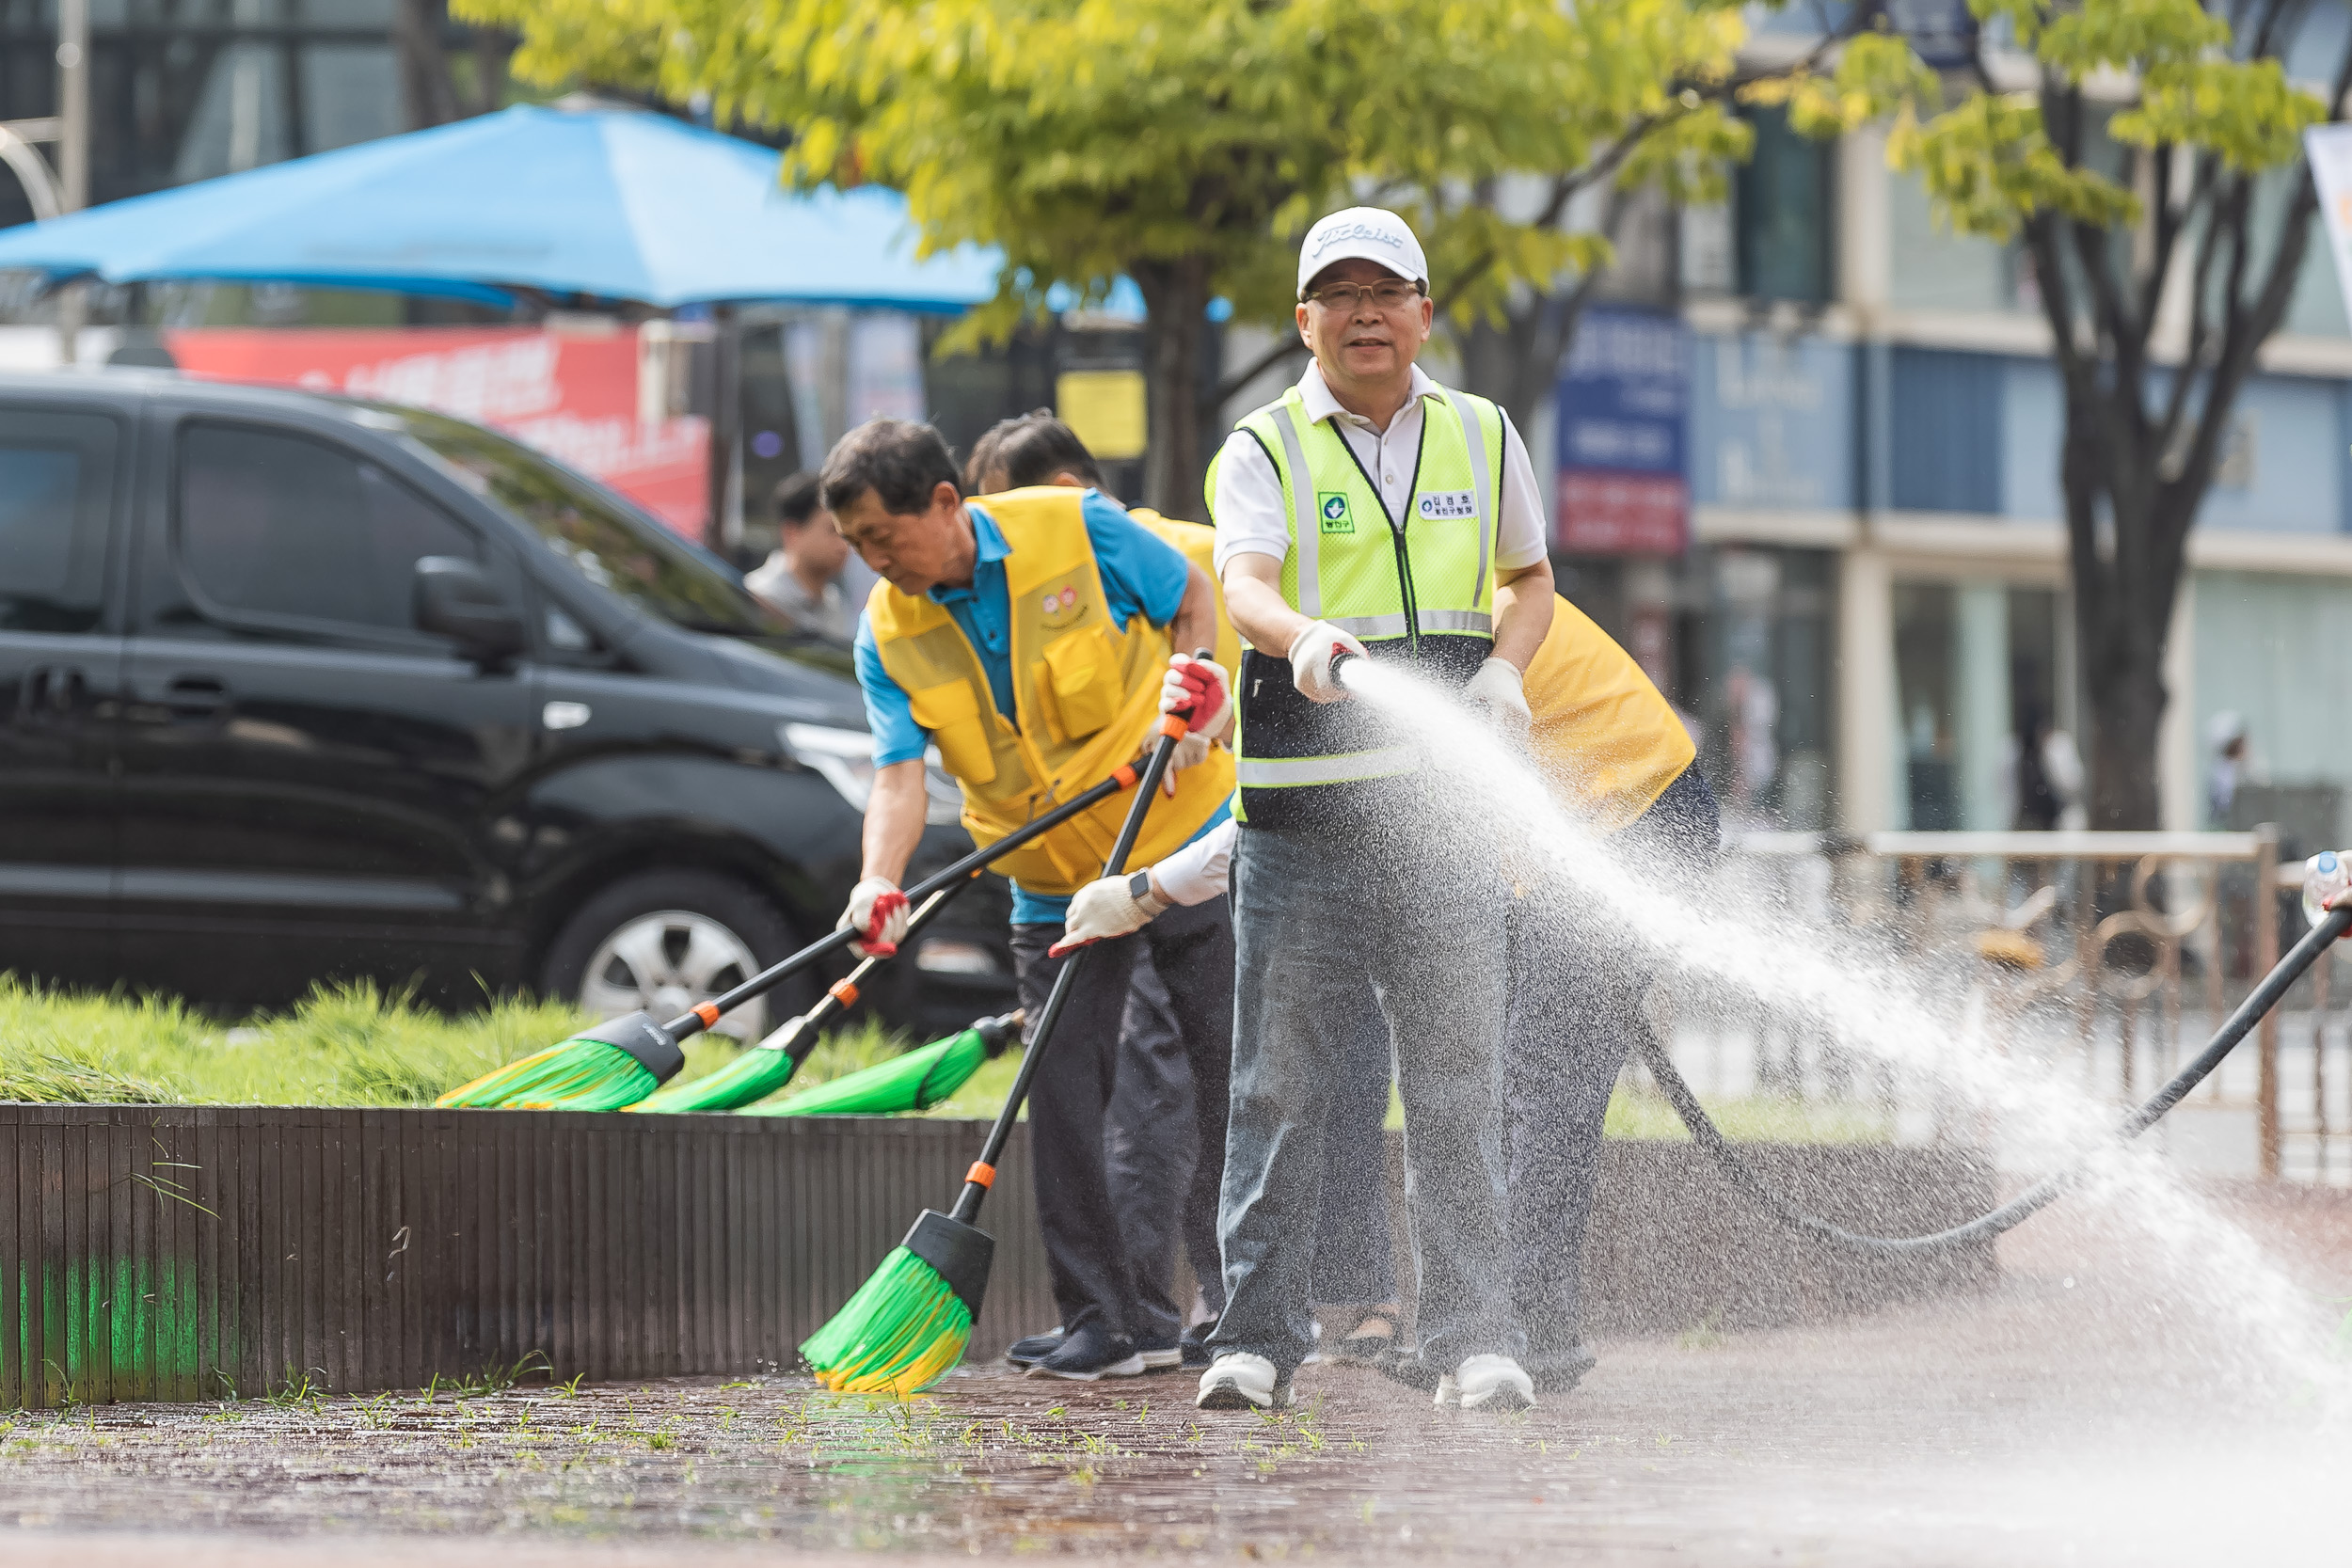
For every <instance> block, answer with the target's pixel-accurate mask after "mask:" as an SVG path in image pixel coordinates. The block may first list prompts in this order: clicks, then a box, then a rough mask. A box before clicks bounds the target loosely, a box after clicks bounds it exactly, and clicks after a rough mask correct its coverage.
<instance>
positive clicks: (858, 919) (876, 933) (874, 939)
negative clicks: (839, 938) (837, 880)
mask: <svg viewBox="0 0 2352 1568" xmlns="http://www.w3.org/2000/svg"><path fill="white" fill-rule="evenodd" d="M833 926H834V930H836V931H841V930H850V929H854V930H855V931H856V932H857V933H858V938H857V940H856V941H855V942H851V943H850V946H851V947H854V948H856V949H857V951H858V954H859V956H860V957H862V958H890V957H891V956H892V955H894V954H896V953H897V952H898V943H899V942H901V941H903V940H904V939H905V937H906V934H907V895H905V894H903V893H901V892H899V891H898V883H896V882H894V881H892V880H891V879H889V878H887V877H868V878H866V879H865V880H864V881H862V882H860V883H858V885H857V886H856V887H854V888H851V889H850V907H849V908H848V909H846V910H843V911H841V918H840V919H839V920H836V921H834V923H833Z"/></svg>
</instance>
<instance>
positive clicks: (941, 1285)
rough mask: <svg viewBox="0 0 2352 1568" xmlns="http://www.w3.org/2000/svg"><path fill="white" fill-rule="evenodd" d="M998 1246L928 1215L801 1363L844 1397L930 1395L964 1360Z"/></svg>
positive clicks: (808, 1346)
mask: <svg viewBox="0 0 2352 1568" xmlns="http://www.w3.org/2000/svg"><path fill="white" fill-rule="evenodd" d="M995 1255H996V1243H995V1240H994V1238H993V1237H991V1236H990V1235H989V1234H988V1232H986V1231H985V1230H981V1229H978V1228H977V1227H973V1226H969V1225H966V1224H964V1223H963V1222H962V1221H961V1220H959V1219H954V1218H952V1217H950V1216H948V1215H946V1214H943V1213H940V1212H937V1211H936V1210H931V1209H926V1210H924V1211H923V1212H922V1215H921V1217H920V1218H918V1219H916V1220H915V1222H914V1228H913V1229H912V1230H909V1231H908V1232H907V1236H906V1240H905V1241H903V1242H901V1243H898V1246H896V1247H894V1248H892V1249H891V1253H890V1256H889V1257H887V1258H885V1259H882V1267H881V1268H879V1269H876V1270H875V1271H874V1274H873V1277H872V1278H870V1279H868V1280H866V1283H865V1284H863V1285H861V1286H859V1287H858V1291H857V1294H855V1295H853V1296H851V1297H850V1300H849V1304H848V1305H847V1306H845V1307H842V1308H841V1310H840V1311H838V1312H836V1313H834V1318H833V1322H831V1323H827V1324H826V1325H825V1326H824V1327H822V1328H820V1329H818V1331H817V1332H816V1333H815V1334H814V1335H812V1336H810V1338H809V1339H808V1342H807V1343H805V1344H803V1346H802V1347H801V1358H802V1359H803V1360H804V1361H806V1362H807V1363H808V1366H809V1370H811V1371H813V1372H815V1373H816V1374H817V1381H818V1382H819V1383H821V1384H823V1385H824V1386H826V1387H828V1388H831V1389H834V1390H835V1391H837V1392H840V1393H844V1394H896V1395H898V1396H899V1397H900V1398H904V1397H905V1396H907V1395H909V1394H913V1393H917V1392H919V1391H921V1390H922V1389H925V1388H928V1387H930V1386H931V1385H932V1384H934V1383H937V1382H938V1381H939V1380H940V1379H941V1378H943V1377H945V1376H946V1375H947V1373H948V1372H949V1371H950V1370H953V1369H954V1367H955V1365H956V1363H957V1362H959V1361H961V1360H962V1359H963V1350H964V1347H965V1346H966V1345H968V1344H970V1343H971V1342H972V1320H973V1319H974V1318H976V1317H977V1316H979V1311H980V1295H981V1292H982V1291H985V1290H987V1288H988V1270H989V1265H990V1263H992V1262H993V1260H994V1259H995Z"/></svg>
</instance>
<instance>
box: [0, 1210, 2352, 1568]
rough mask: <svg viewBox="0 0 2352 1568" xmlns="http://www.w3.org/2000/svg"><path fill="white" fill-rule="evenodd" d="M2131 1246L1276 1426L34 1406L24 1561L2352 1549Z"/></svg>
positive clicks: (2079, 1231) (1363, 1382)
mask: <svg viewBox="0 0 2352 1568" xmlns="http://www.w3.org/2000/svg"><path fill="white" fill-rule="evenodd" d="M2232 1207H2233V1210H2234V1212H2236V1213H2237V1214H2238V1215H2239V1217H2240V1218H2241V1219H2242V1220H2244V1222H2245V1223H2246V1224H2247V1225H2248V1227H2249V1228H2250V1229H2252V1230H2253V1231H2254V1233H2255V1234H2256V1235H2257V1236H2258V1237H2259V1238H2260V1239H2261V1240H2262V1241H2263V1243H2264V1245H2265V1250H2266V1251H2267V1252H2268V1253H2269V1254H2270V1256H2271V1257H2273V1258H2274V1259H2278V1260H2279V1261H2280V1264H2281V1266H2282V1267H2283V1268H2284V1269H2285V1270H2286V1271H2287V1272H2288V1273H2289V1274H2290V1275H2292V1276H2293V1277H2294V1278H2295V1280H2296V1285H2297V1286H2298V1288H2300V1289H2301V1290H2302V1291H2305V1292H2306V1297H2305V1299H2306V1300H2308V1302H2309V1304H2310V1307H2311V1311H2312V1318H2313V1321H2318V1320H2319V1318H2320V1315H2321V1314H2324V1313H2338V1314H2340V1313H2341V1312H2343V1310H2344V1306H2343V1305H2342V1304H2339V1305H2335V1306H2333V1307H2330V1306H2329V1305H2328V1298H2331V1297H2346V1296H2352V1206H2347V1205H2346V1204H2344V1202H2342V1201H2341V1200H2337V1201H2332V1202H2329V1201H2319V1200H2310V1201H2306V1200H2303V1199H2293V1200H2259V1199H2250V1198H2244V1197H2241V1198H2240V1199H2238V1200H2236V1201H2234V1202H2233V1205H2232ZM2130 1229H2131V1227H2109V1226H2108V1224H2107V1223H2106V1216H2105V1215H2103V1214H2102V1212H2100V1211H2098V1210H2096V1209H2095V1208H2078V1209H2077V1210H2076V1211H2075V1212H2073V1213H2071V1214H2070V1213H2066V1212H2060V1213H2058V1214H2054V1215H2052V1216H2048V1217H2045V1218H2044V1219H2043V1220H2041V1221H2037V1222H2036V1223H2035V1225H2034V1226H2032V1227H2028V1228H2027V1229H2026V1230H2025V1231H2023V1232H2020V1233H2018V1234H2017V1235H2016V1236H2013V1237H2012V1238H2010V1240H2009V1241H2008V1242H2007V1243H2004V1252H2003V1262H2004V1267H2005V1270H2006V1273H2005V1276H2004V1279H2003V1281H2002V1283H2001V1284H2000V1285H1999V1286H1998V1287H1997V1288H1996V1289H1994V1291H1990V1292H1988V1293H1986V1294H1983V1295H1979V1296H1975V1297H1970V1298H1966V1299H1961V1300H1950V1301H1944V1302H1937V1303H1930V1304H1923V1305H1918V1306H1914V1307H1904V1308H1899V1309H1895V1310H1890V1311H1886V1312H1882V1313H1878V1314H1874V1315H1872V1316H1870V1317H1867V1318H1865V1319H1858V1320H1852V1321H1848V1322H1845V1323H1836V1324H1831V1325H1826V1326H1821V1327H1816V1328H1808V1329H1802V1330H1787V1331H1780V1332H1774V1333H1766V1334H1753V1335H1734V1336H1724V1335H1721V1334H1717V1333H1715V1332H1713V1331H1711V1330H1709V1329H1708V1328H1707V1327H1706V1326H1705V1325H1694V1326H1693V1327H1692V1329H1691V1330H1689V1331H1687V1332H1685V1333H1683V1334H1681V1335H1679V1336H1677V1337H1674V1338H1661V1339H1650V1340H1639V1341H1616V1342H1609V1343H1604V1344H1603V1345H1602V1346H1600V1347H1599V1348H1600V1350H1601V1354H1602V1360H1601V1364H1600V1367H1599V1369H1598V1370H1597V1371H1595V1372H1594V1373H1593V1375H1592V1376H1591V1377H1590V1378H1589V1379H1588V1380H1587V1381H1586V1383H1585V1384H1584V1386H1582V1387H1581V1388H1580V1389H1578V1390H1577V1391H1576V1392H1575V1393H1574V1394H1572V1395H1570V1396H1567V1397H1565V1398H1561V1399H1556V1400H1553V1401H1551V1402H1549V1403H1548V1404H1547V1405H1546V1406H1545V1407H1544V1408H1542V1409H1540V1410H1537V1411H1534V1412H1532V1413H1528V1414H1525V1415H1520V1416H1512V1417H1500V1416H1484V1415H1475V1414H1473V1415H1470V1416H1467V1417H1465V1416H1461V1415H1458V1414H1450V1413H1440V1412H1438V1411H1435V1410H1432V1409H1431V1408H1430V1407H1429V1406H1428V1403H1427V1399H1426V1396H1424V1395H1418V1394H1414V1393H1411V1392H1409V1391H1407V1390H1406V1389H1404V1388H1401V1387H1398V1386H1394V1385H1391V1384H1389V1383H1386V1382H1384V1381H1382V1380H1380V1379H1379V1378H1378V1377H1376V1376H1375V1375H1374V1374H1372V1373H1369V1372H1365V1371H1361V1370H1353V1369H1346V1368H1336V1367H1334V1368H1325V1367H1310V1368H1308V1369H1306V1370H1303V1371H1302V1372H1301V1374H1300V1377H1299V1388H1300V1392H1301V1395H1302V1404H1301V1407H1300V1408H1299V1409H1298V1410H1297V1411H1296V1412H1295V1413H1293V1414H1291V1415H1289V1416H1287V1417H1284V1418H1267V1417H1260V1416H1253V1415H1248V1414H1244V1415H1219V1416H1208V1415H1203V1414H1200V1413H1197V1412H1195V1411H1194V1410H1193V1409H1192V1408H1191V1406H1190V1402H1189V1400H1188V1398H1187V1397H1186V1396H1187V1395H1188V1393H1189V1391H1190V1385H1189V1380H1182V1379H1180V1378H1179V1377H1177V1376H1174V1375H1168V1376H1160V1377H1151V1378H1142V1379H1133V1380H1123V1381H1119V1382H1111V1383H1104V1384H1097V1385H1075V1384H1064V1383H1048V1382H1043V1381H1041V1380H1037V1379H1028V1378H1022V1377H1019V1376H1016V1375H1013V1374H1012V1373H1011V1372H1010V1371H1009V1370H1007V1369H1005V1368H1004V1367H1003V1366H1002V1365H1001V1363H1000V1364H997V1365H996V1366H994V1367H993V1368H991V1367H976V1368H968V1369H966V1370H963V1371H962V1372H961V1373H960V1374H959V1375H957V1376H955V1377H953V1378H951V1379H950V1380H948V1381H947V1382H946V1383H945V1384H944V1385H942V1386H941V1387H940V1389H939V1390H938V1391H937V1393H936V1395H935V1396H934V1397H931V1398H928V1399H924V1400H919V1401H916V1402H912V1403H908V1404H903V1405H902V1404H897V1403H893V1402H873V1401H868V1400H865V1399H856V1398H842V1397H836V1396H831V1395H826V1394H823V1393H821V1392H819V1391H818V1390H816V1389H814V1388H813V1387H812V1386H811V1385H810V1384H809V1383H808V1382H807V1381H806V1380H804V1379H801V1378H797V1377H790V1376H777V1377H768V1378H754V1379H745V1380H739V1381H735V1382H720V1381H718V1380H693V1381H682V1382H675V1383H655V1384H643V1385H629V1386H606V1387H580V1388H578V1389H576V1390H566V1389H560V1388H559V1389H550V1388H548V1387H546V1386H543V1385H537V1386H530V1385H527V1386H520V1387H516V1388H510V1389H507V1390H504V1391H501V1392H497V1393H485V1392H484V1391H482V1390H480V1389H470V1390H459V1391H456V1392H454V1393H453V1392H452V1391H450V1390H447V1389H441V1390H436V1391H434V1392H433V1393H432V1394H431V1395H429V1396H428V1395H425V1394H423V1393H420V1392H418V1391H408V1392H405V1393H401V1394H393V1395H384V1396H378V1397H375V1398H373V1399H316V1398H308V1397H302V1396H301V1395H300V1394H299V1392H298V1391H297V1392H296V1393H294V1394H281V1395H279V1396H278V1398H277V1399H276V1400H274V1401H267V1402H264V1401H246V1402H240V1403H236V1404H229V1405H201V1406H164V1405H142V1406H128V1405H126V1406H115V1407H107V1408H98V1409H87V1410H81V1411H73V1412H68V1413H64V1414H62V1415H57V1416H54V1417H53V1416H49V1415H40V1416H32V1417H19V1418H16V1420H15V1424H14V1426H13V1427H12V1428H11V1429H10V1430H8V1432H7V1433H5V1435H0V1560H6V1561H7V1562H8V1563H9V1564H11V1565H12V1568H14V1565H17V1564H24V1565H26V1568H34V1565H40V1568H45V1565H46V1564H49V1563H52V1562H56V1563H59V1564H63V1563H69V1562H70V1563H73V1564H75V1565H77V1568H94V1565H111V1564H114V1563H117V1562H124V1563H127V1562H133V1561H137V1562H141V1563H146V1562H152V1561H155V1560H169V1561H171V1562H172V1563H174V1564H175V1568H196V1565H208V1564H212V1563H215V1562H217V1563H224V1564H225V1563H230V1562H237V1563H246V1562H250V1563H257V1564H264V1565H274V1564H276V1563H278V1562H281V1561H282V1562H284V1563H286V1564H288V1565H289V1568H291V1565H293V1564H294V1563H296V1562H302V1563H306V1564H307V1563H314V1562H316V1561H317V1560H319V1557H320V1555H321V1550H322V1548H323V1547H324V1548H326V1549H327V1550H330V1551H331V1552H332V1554H333V1557H334V1559H335V1560H336V1561H337V1563H338V1568H376V1565H378V1564H381V1565H384V1568H393V1565H400V1568H406V1565H408V1564H417V1565H420V1568H421V1565H424V1564H428V1563H429V1564H432V1565H434V1568H457V1565H461V1564H467V1563H471V1562H474V1561H477V1560H479V1561H484V1562H488V1561H491V1560H496V1561H497V1562H498V1563H500V1564H501V1565H502V1568H526V1565H535V1564H537V1563H539V1562H542V1561H545V1562H548V1563H554V1562H557V1561H561V1562H563V1563H565V1564H571V1565H597V1568H601V1565H605V1564H612V1565H615V1568H618V1565H624V1564H636V1563H640V1562H644V1563H647V1564H651V1563H654V1562H660V1563H663V1564H675V1563H678V1562H679V1561H680V1560H690V1561H696V1562H699V1561H704V1560H708V1561H710V1562H714V1563H716V1562H727V1561H732V1560H735V1559H737V1558H738V1557H743V1558H749V1557H750V1556H752V1555H755V1554H756V1555H758V1556H759V1557H761V1558H763V1559H765V1560H773V1558H774V1557H775V1555H776V1551H777V1547H778V1546H779V1545H783V1546H787V1547H789V1548H792V1549H794V1550H795V1555H796V1558H798V1559H800V1560H812V1561H814V1560H826V1559H836V1558H837V1559H840V1560H848V1559H850V1558H851V1557H854V1558H855V1559H856V1560H857V1561H859V1562H860V1563H862V1564H871V1563H875V1562H879V1561H882V1560H887V1559H890V1558H896V1557H900V1556H910V1557H922V1558H936V1557H937V1556H938V1555H939V1554H942V1553H952V1554H954V1555H956V1556H959V1557H977V1558H981V1559H987V1560H998V1559H1010V1558H1013V1557H1017V1556H1025V1555H1029V1554H1033V1553H1038V1552H1046V1553H1056V1554H1083V1555H1086V1556H1089V1557H1122V1558H1126V1557H1132V1558H1179V1559H1184V1558H1215V1559H1232V1558H1234V1557H1250V1558H1255V1559H1266V1558H1281V1559H1294V1558H1295V1559H1300V1560H1310V1559H1311V1560H1317V1561H1342V1562H1347V1561H1372V1560H1378V1561H1396V1562H1401V1561H1406V1560H1422V1559H1425V1558H1430V1557H1438V1558H1446V1559H1465V1558H1478V1559H1481V1560H1498V1561H1500V1560H1528V1561H1534V1560H1542V1561H1556V1560H1576V1561H1580V1562H1595V1563H1641V1564H1649V1563H1659V1564H1664V1563H1677V1564H1690V1563H1709V1564H1712V1563H1736V1564H1744V1563H1758V1564H1762V1563H1800V1562H1804V1563H1853V1564H1870V1565H1880V1564H1904V1563H1936V1564H1943V1563H1951V1564H1979V1563H1981V1564H2002V1565H2005V1568H2006V1565H2011V1564H2024V1563H2040V1562H2051V1563H2060V1562H2063V1563H2110V1562H2111V1563H2117V1564H2126V1563H2128V1564H2135V1565H2139V1564H2153V1563H2171V1562H2180V1563H2193V1562H2233V1563H2237V1562H2262V1563H2265V1564H2283V1563H2298V1562H2305V1561H2309V1562H2314V1563H2319V1562H2334V1563H2342V1562H2345V1561H2352V1526H2347V1525H2346V1524H2345V1523H2344V1511H2343V1509H2342V1506H2341V1500H2342V1497H2343V1495H2344V1494H2343V1481H2342V1477H2343V1476H2344V1474H2345V1471H2346V1466H2347V1463H2348V1462H2352V1427H2348V1426H2347V1423H2346V1420H2345V1417H2344V1410H2343V1407H2342V1406H2343V1402H2342V1399H2341V1397H2340V1395H2338V1394H2337V1393H2336V1392H2334V1391H2333V1387H2334V1384H2335V1382H2336V1380H2337V1376H2338V1372H2339V1370H2340V1367H2341V1364H2340V1363H2338V1362H2334V1361H2331V1360H2330V1359H2329V1357H2328V1354H2326V1353H2323V1354H2322V1355H2321V1357H2320V1358H2319V1359H2318V1360H2316V1361H2312V1362H2307V1363H2296V1362H2293V1361H2291V1360H2284V1359H2282V1358H2281V1357H2280V1356H2278V1355H2275V1354H2269V1353H2268V1348H2267V1347H2266V1346H2265V1345H2262V1344H2253V1343H2249V1334H2250V1333H2251V1332H2252V1331H2251V1330H2250V1329H2249V1324H2248V1323H2247V1322H2246V1321H2245V1320H2243V1319H2241V1318H2236V1317H2233V1316H2232V1315H2231V1314H2230V1313H2228V1312H2226V1311H2223V1310H2221V1309H2219V1308H2215V1307H2206V1306H2205V1305H2203V1304H2201V1303H2200V1302H2199V1301H2197V1300H2195V1299H2193V1298H2191V1297H2189V1296H2185V1295H2183V1294H2181V1293H2179V1291H2177V1289H2176V1288H2175V1287H2177V1284H2178V1281H2177V1280H2169V1276H2168V1275H2166V1274H2165V1272H2164V1271H2163V1270H2162V1269H2158V1268H2153V1267H2152V1266H2151V1265H2150V1264H2149V1262H2148V1259H2147V1257H2146V1253H2147V1250H2148V1249H2147V1248H2146V1247H2145V1246H2144V1245H2142V1244H2141V1243H2140V1241H2139V1239H2138V1238H2136V1237H2135V1236H2133V1235H2132V1234H2130V1233H2129V1232H2130Z"/></svg>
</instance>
